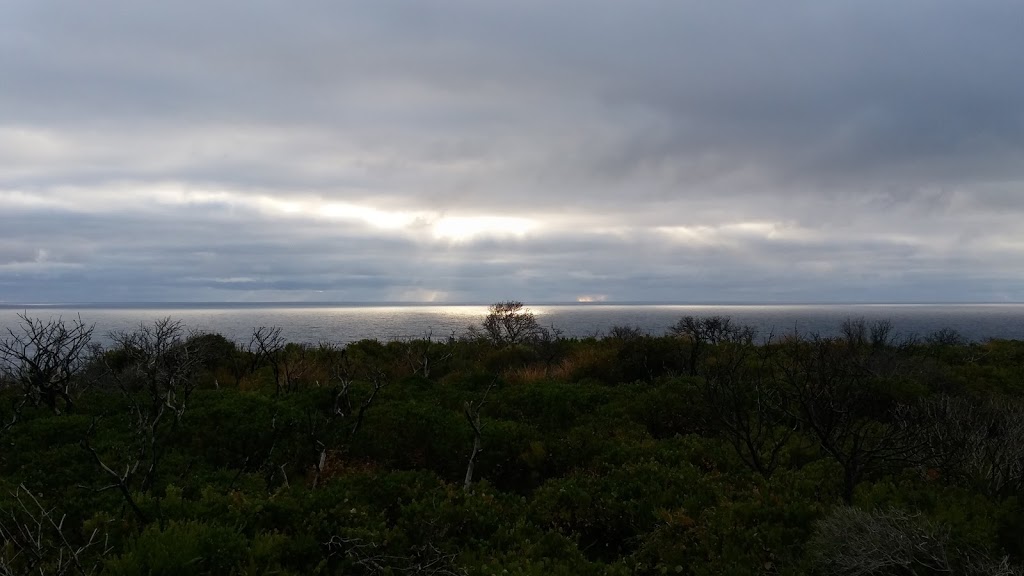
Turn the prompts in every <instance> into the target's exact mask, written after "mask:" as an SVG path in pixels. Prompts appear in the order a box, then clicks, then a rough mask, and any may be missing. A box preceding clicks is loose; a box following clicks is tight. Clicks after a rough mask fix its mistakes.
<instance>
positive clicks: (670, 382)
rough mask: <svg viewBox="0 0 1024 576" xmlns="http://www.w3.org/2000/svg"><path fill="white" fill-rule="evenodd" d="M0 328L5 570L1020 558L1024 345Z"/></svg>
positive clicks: (692, 570)
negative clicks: (294, 338) (323, 339)
mask: <svg viewBox="0 0 1024 576" xmlns="http://www.w3.org/2000/svg"><path fill="white" fill-rule="evenodd" d="M20 320H21V322H20V326H19V328H18V329H14V330H11V331H9V332H8V333H7V334H6V337H4V338H2V339H0V576H13V575H18V576H23V575H27V574H68V575H91V574H111V575H164V574H166V575H171V574H216V575H229V574H236V575H255V574H281V575H300V574H301V575H305V574H324V575H332V574H375V575H399V574H409V575H411V574H434V575H452V574H474V575H475V574H522V575H538V576H539V575H576V574H595V575H596V574H622V575H626V574H636V575H648V574H650V575H660V574H693V575H713V574H738V575H742V574H778V575H799V574H820V575H836V576H839V575H850V576H853V575H904V574H906V575H924V574H964V575H979V576H980V575H989V574H992V575H1011V574H1024V571H1022V569H1021V566H1022V565H1024V506H1022V503H1021V497H1022V496H1024V342H1018V341H998V340H991V341H987V342H966V341H964V339H962V338H960V337H959V336H958V335H957V334H956V333H955V332H952V331H950V330H944V331H942V332H940V333H936V334H933V335H926V336H923V337H920V338H916V337H904V336H899V335H898V334H897V333H896V331H895V329H894V327H893V326H891V325H889V324H888V323H875V324H867V323H865V322H863V321H860V320H856V319H851V320H848V321H847V322H845V323H844V324H843V326H842V327H841V329H840V331H839V333H840V334H841V336H839V337H835V338H824V337H820V336H814V335H797V334H776V335H767V334H760V335H759V334H756V333H755V332H754V330H752V329H751V328H749V327H746V326H739V325H736V324H735V323H733V322H732V321H731V320H730V319H729V318H724V317H704V318H699V317H685V318H682V319H680V321H679V322H678V323H677V324H675V325H673V326H671V327H666V334H665V335H649V334H646V333H644V332H643V331H641V330H638V329H635V328H632V327H628V326H621V327H610V328H609V329H608V331H607V335H606V336H605V337H603V338H585V339H567V338H563V337H562V336H561V335H560V334H559V333H558V331H557V330H555V329H553V328H544V327H541V326H540V325H538V323H537V321H536V319H535V318H534V317H533V316H532V315H531V314H530V313H529V310H528V309H526V308H525V307H524V306H523V305H522V304H521V303H518V302H503V303H498V304H495V305H494V306H492V307H491V310H490V313H489V314H488V316H487V317H486V318H483V319H482V321H481V323H480V325H479V326H477V327H476V328H475V329H473V330H469V331H468V332H467V334H466V335H464V336H462V337H455V336H452V337H450V338H446V339H440V340H439V339H435V338H432V337H425V338H422V339H417V340H410V341H401V342H377V341H373V340H364V341H360V342H355V343H351V344H348V345H346V346H337V345H332V344H326V343H325V344H321V345H300V344H295V343H287V342H285V341H283V339H282V338H281V337H280V330H278V329H276V328H274V327H258V328H255V329H254V330H253V334H252V338H251V339H250V340H249V341H246V342H231V341H228V340H226V339H225V338H223V337H221V336H219V335H216V334H199V333H193V332H190V331H189V330H188V329H187V327H186V326H183V325H182V324H181V323H179V322H176V321H174V320H171V319H160V320H156V321H154V322H151V323H148V324H144V325H142V326H140V327H138V328H137V329H136V330H134V331H129V332H124V333H119V334H113V335H110V338H109V340H110V341H111V342H112V345H110V346H109V347H107V348H105V349H101V348H99V347H98V346H95V345H94V344H92V332H93V331H92V328H91V327H89V326H86V325H84V324H83V323H82V322H81V321H80V320H77V319H75V320H72V321H66V320H63V319H56V320H49V321H47V320H40V319H35V318H31V317H29V316H27V315H25V316H22V317H21V319H20Z"/></svg>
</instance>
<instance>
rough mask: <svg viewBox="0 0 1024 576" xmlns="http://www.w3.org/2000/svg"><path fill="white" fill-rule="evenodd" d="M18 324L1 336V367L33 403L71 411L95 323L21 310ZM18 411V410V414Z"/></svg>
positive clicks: (8, 378)
mask: <svg viewBox="0 0 1024 576" xmlns="http://www.w3.org/2000/svg"><path fill="white" fill-rule="evenodd" d="M18 320H19V322H18V326H17V327H16V328H8V329H7V338H4V339H3V340H0V370H2V372H3V373H4V378H3V379H5V380H8V381H10V382H13V383H14V384H15V385H16V386H19V387H20V388H21V391H22V394H23V395H24V398H25V399H26V400H27V401H28V403H31V404H33V405H40V404H41V405H44V406H46V407H47V408H49V409H50V410H52V411H53V413H54V414H60V413H61V411H62V410H64V411H71V410H72V409H73V408H74V399H75V396H76V394H77V392H78V390H77V389H76V385H77V384H79V382H78V381H77V380H76V375H77V374H78V372H79V370H80V369H81V368H82V366H83V365H84V364H85V362H86V360H87V352H88V350H89V341H90V339H91V338H92V332H93V327H92V326H86V325H85V324H84V323H83V322H82V319H81V318H76V319H75V320H72V321H70V322H65V321H64V320H63V319H61V318H57V319H56V320H49V321H44V320H41V319H38V318H30V317H29V316H28V314H27V313H22V314H18ZM16 414H17V411H15V415H16Z"/></svg>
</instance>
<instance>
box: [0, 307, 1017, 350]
mask: <svg viewBox="0 0 1024 576" xmlns="http://www.w3.org/2000/svg"><path fill="white" fill-rule="evenodd" d="M527 306H528V308H530V310H531V311H532V312H533V313H534V314H536V316H537V319H538V321H539V322H540V323H541V324H542V325H543V326H546V327H555V328H557V329H559V330H561V331H562V333H563V334H564V335H565V336H570V337H587V336H601V335H603V334H604V333H606V332H607V331H608V330H609V329H610V328H612V327H613V326H635V327H639V328H641V329H643V330H644V331H646V332H648V333H650V334H653V335H661V334H664V333H665V332H666V331H667V329H668V327H669V326H671V325H673V324H675V323H676V322H677V321H678V320H679V319H680V318H681V317H683V316H686V315H693V316H709V315H724V316H730V317H731V318H732V319H733V321H734V322H738V323H741V324H747V325H750V326H753V327H755V328H756V329H757V330H758V333H759V334H761V335H762V336H764V335H767V334H769V333H775V334H785V333H792V332H793V331H794V330H795V331H797V332H799V333H801V334H804V335H807V334H811V333H818V334H821V335H823V336H831V335H835V334H837V333H838V331H839V327H840V325H841V324H842V322H843V320H844V319H847V318H863V319H864V320H866V321H868V322H873V321H876V320H888V321H890V322H892V325H893V327H894V329H895V331H896V332H897V333H898V334H900V335H908V334H917V335H920V336H926V335H928V334H930V333H932V332H934V331H936V330H939V329H942V328H951V329H954V330H956V331H958V332H959V333H960V334H961V335H962V336H964V337H965V338H967V339H969V340H975V341H982V340H987V339H990V338H1004V339H1022V340H1024V304H806V305H722V306H711V305H682V304H657V305H655V304H555V305H550V304H543V305H527ZM22 312H26V313H28V314H29V315H30V316H32V317H37V318H42V319H50V318H58V317H61V318H64V319H69V318H77V317H81V319H82V321H83V322H85V323H87V324H91V325H95V332H94V339H95V340H96V341H98V342H100V343H107V342H108V341H109V338H108V335H109V334H110V333H111V332H115V331H121V330H131V329H133V328H135V327H137V326H138V325H139V324H140V323H143V322H151V321H153V320H156V319H160V318H165V317H170V318H173V319H177V320H181V321H183V322H184V323H185V325H186V327H187V328H190V329H195V330H200V331H207V332H216V333H220V334H223V335H224V336H226V337H227V338H229V339H231V340H235V341H239V342H242V341H248V339H249V337H250V335H251V334H252V330H253V328H254V327H258V326H279V327H281V329H282V335H283V336H284V337H285V338H286V339H287V340H288V341H290V342H301V343H312V344H315V343H319V342H332V343H337V344H344V343H348V342H352V341H356V340H361V339H364V338H374V339H378V340H381V341H388V340H398V339H409V338H422V337H424V336H427V335H432V336H433V337H434V338H444V337H447V336H448V335H450V334H453V333H454V334H455V335H456V336H458V335H461V334H464V333H465V332H466V331H467V328H468V327H469V326H470V325H479V323H480V322H481V321H482V320H483V318H484V316H485V314H486V313H487V306H485V305H456V306H449V305H410V304H393V305H376V304H372V305H371V304H276V303H275V304H224V303H209V304H53V305H38V304H36V305H27V304H2V305H0V333H2V334H3V335H5V336H6V329H7V328H9V327H13V326H14V325H15V324H16V323H17V320H18V319H17V314H19V313H22Z"/></svg>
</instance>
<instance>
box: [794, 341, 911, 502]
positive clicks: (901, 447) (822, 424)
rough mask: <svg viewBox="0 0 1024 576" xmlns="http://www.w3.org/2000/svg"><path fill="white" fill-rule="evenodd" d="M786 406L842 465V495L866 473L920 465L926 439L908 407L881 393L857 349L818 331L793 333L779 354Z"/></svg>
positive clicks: (849, 498) (847, 495) (850, 496)
mask: <svg viewBox="0 0 1024 576" xmlns="http://www.w3.org/2000/svg"><path fill="white" fill-rule="evenodd" d="M774 364H775V366H774V370H776V371H777V373H778V374H779V377H780V384H782V386H783V387H782V390H783V392H784V395H785V397H784V402H783V404H782V406H783V408H784V409H785V410H786V411H787V412H788V413H789V415H790V416H791V417H792V418H794V420H795V421H797V422H798V424H799V425H800V426H801V427H802V429H803V430H804V432H806V433H808V434H809V435H810V436H811V437H812V438H814V439H815V440H816V441H817V443H818V444H819V445H820V447H821V449H822V450H823V451H824V452H825V453H826V454H827V455H828V456H830V457H832V459H833V460H835V461H836V462H837V463H838V464H839V465H840V466H841V467H842V469H843V498H844V500H845V501H846V502H850V501H852V499H853V490H854V488H855V487H856V485H857V484H859V483H860V481H861V480H862V479H863V478H864V476H865V474H868V473H870V472H876V471H880V470H884V469H886V468H889V467H894V466H896V467H898V466H905V465H911V464H915V463H917V462H918V461H919V459H920V457H921V455H922V450H923V447H924V446H923V443H922V441H921V439H920V438H919V435H917V434H916V432H915V430H914V429H913V427H912V426H911V425H910V424H909V418H908V409H907V407H906V406H902V405H899V404H893V403H892V402H891V401H889V400H887V399H885V398H882V397H880V395H879V394H878V393H877V390H874V389H873V387H872V386H871V383H872V375H871V373H870V372H868V371H866V370H864V368H863V362H862V360H861V359H860V358H859V357H857V356H856V351H854V350H852V349H851V348H849V347H847V346H845V345H843V344H841V343H839V342H836V341H833V340H829V339H824V338H821V337H818V336H815V337H813V338H812V339H811V340H810V341H807V342H805V341H802V340H800V339H799V338H796V337H794V338H791V339H789V340H788V342H787V344H786V345H785V346H783V348H782V350H781V353H780V354H777V355H775V362H774Z"/></svg>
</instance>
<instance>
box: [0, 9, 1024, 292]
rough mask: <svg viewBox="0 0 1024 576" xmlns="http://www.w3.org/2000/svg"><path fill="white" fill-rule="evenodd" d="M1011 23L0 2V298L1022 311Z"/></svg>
mask: <svg viewBox="0 0 1024 576" xmlns="http://www.w3.org/2000/svg"><path fill="white" fill-rule="evenodd" d="M1021 21H1024V6H1022V5H1020V3H1019V2H1011V1H993V2H986V3H981V4H978V3H964V2H958V1H952V0H939V1H928V2H926V1H924V0H916V1H908V2H901V3H898V4H893V3H887V2H881V1H867V2H853V1H849V2H847V1H843V2H832V3H821V2H810V1H805V2H785V3H781V4H779V5H773V6H772V7H771V8H770V9H769V8H768V7H766V6H765V5H764V4H763V3H758V2H752V1H744V2H721V3H696V2H693V3H691V2H679V3H666V2H655V1H653V0H651V1H639V2H630V3H618V2H616V3H612V2H608V3H594V2H582V1H579V2H539V1H536V2H534V1H525V2H515V3H511V2H510V3H480V2H470V1H468V0H465V1H454V0H453V1H446V2H438V3H430V4H429V5H428V4H421V3H408V2H392V1H380V2H366V3H360V4H356V3H344V2H343V3H336V2H311V3H303V4H300V5H297V4H295V3H286V2H229V1H224V2H202V3H201V2H176V3H161V4H158V5H154V4H147V3H128V2H115V1H112V0H110V1H98V2H91V3H87V4H86V3H58V2H46V1H42V2H28V1H13V0H8V1H5V2H0V76H2V77H3V78H4V84H3V86H2V87H0V301H3V300H7V301H25V300H37V299H47V300H53V299H56V300H65V301H67V300H78V301H82V300H97V299H112V300H211V299H212V300H233V299H246V300H261V299H314V300H331V299H345V300H386V299H413V300H415V299H429V298H441V299H449V300H483V301H487V300H491V299H495V298H498V297H517V298H524V299H543V300H559V299H571V298H574V297H575V296H576V295H579V294H607V295H609V296H610V297H611V298H613V299H617V300H646V299H652V300H680V299H681V300H704V301H707V300H714V299H718V298H721V299H726V300H730V301H744V300H746V301H766V300H786V301H793V300H814V301H821V300H862V299H864V300H917V299H922V300H1004V299H1010V300H1020V299H1024V288H1021V286H1024V267H1022V264H1024V257H1022V256H1020V254H1024V236H1022V234H1021V233H1020V232H1018V228H1019V225H1018V221H1019V220H1020V216H1022V215H1024V194H1022V193H1021V191H1022V190H1021V184H1022V182H1024V162H1022V159H1024V104H1022V103H1024V75H1021V74H1020V73H1019V71H1020V70H1022V69H1024V40H1022V39H1021V35H1020V34H1019V30H1018V25H1017V23H1019V22H1021ZM289 202H290V203H292V204H288V203H289ZM330 203H335V204H336V205H335V206H334V208H333V210H334V212H330V210H328V209H329V208H330V206H327V205H328V204H330ZM324 206H327V208H325V207H324ZM339 207H340V208H339ZM338 210H350V211H353V213H354V214H356V216H349V217H346V215H345V214H338V213H337V212H338ZM359 210H370V211H371V212H367V214H368V215H365V214H363V212H359ZM373 211H376V212H373ZM328 212H330V213H329V214H328ZM378 212H379V213H380V214H390V213H392V212H394V213H398V214H399V216H396V218H398V220H397V221H398V222H399V224H395V225H392V224H391V223H389V222H390V221H384V220H380V219H379V218H377V216H376V215H377V214H378ZM360 214H363V215H362V216H360ZM449 217H470V218H471V217H488V218H492V219H493V218H508V217H517V218H525V219H528V220H530V221H532V222H535V223H536V226H535V227H532V228H529V229H528V230H527V229H524V230H526V231H525V232H523V231H522V230H520V231H518V232H514V233H513V232H508V231H506V232H502V231H501V230H497V232H498V233H496V234H489V233H488V232H489V231H495V230H493V229H495V226H497V228H500V227H501V226H503V225H505V223H503V222H500V221H495V220H489V221H485V224H483V225H481V226H480V228H481V229H480V230H476V231H475V232H473V233H472V234H469V235H468V236H467V237H464V238H452V237H443V235H441V236H439V233H438V230H439V228H438V226H441V224H439V223H440V222H442V220H443V219H445V218H449ZM375 218H376V219H375ZM514 224H515V223H512V224H509V226H513V227H514Z"/></svg>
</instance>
